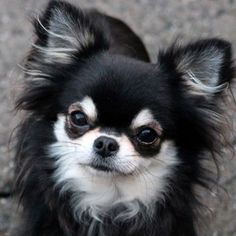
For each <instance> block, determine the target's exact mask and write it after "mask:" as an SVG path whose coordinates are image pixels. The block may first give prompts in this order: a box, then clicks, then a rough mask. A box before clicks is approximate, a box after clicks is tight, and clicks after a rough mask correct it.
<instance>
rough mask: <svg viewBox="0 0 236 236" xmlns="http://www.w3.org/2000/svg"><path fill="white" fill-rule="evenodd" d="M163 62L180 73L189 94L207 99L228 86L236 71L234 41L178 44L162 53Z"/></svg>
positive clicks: (204, 41)
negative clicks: (232, 48) (235, 69)
mask: <svg viewBox="0 0 236 236" xmlns="http://www.w3.org/2000/svg"><path fill="white" fill-rule="evenodd" d="M159 63H160V64H161V65H164V66H168V68H171V69H173V70H175V71H176V72H177V73H178V74H180V76H181V80H182V81H181V82H182V83H183V86H184V87H183V88H186V93H188V94H189V95H198V96H204V97H205V98H207V99H208V98H211V97H212V96H213V95H215V94H218V93H220V92H221V91H223V90H224V89H225V88H227V86H228V84H229V83H230V81H231V79H232V78H233V73H234V70H233V63H232V52H231V45H230V43H228V42H226V41H224V40H220V39H215V38H213V39H206V40H199V41H196V42H195V43H191V44H188V45H186V46H178V45H176V44H174V45H173V46H172V47H170V48H169V49H168V50H167V51H166V52H161V53H160V55H159Z"/></svg>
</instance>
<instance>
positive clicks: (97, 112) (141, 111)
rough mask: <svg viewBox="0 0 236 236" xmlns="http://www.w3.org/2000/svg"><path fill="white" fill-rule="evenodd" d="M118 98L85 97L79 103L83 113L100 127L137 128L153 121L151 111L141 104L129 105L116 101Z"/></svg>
mask: <svg viewBox="0 0 236 236" xmlns="http://www.w3.org/2000/svg"><path fill="white" fill-rule="evenodd" d="M117 99H118V98H116V97H111V98H107V97H106V96H104V97H102V98H100V99H94V98H93V97H91V96H85V97H84V98H83V99H82V100H81V101H80V102H79V103H80V105H81V107H82V109H83V110H84V112H85V113H86V114H87V115H88V116H89V117H90V118H91V119H93V120H96V121H97V122H98V123H99V124H101V125H102V126H109V127H117V126H124V127H127V126H129V127H131V128H137V127H139V126H141V125H143V124H145V122H150V121H151V120H153V119H154V116H153V114H152V111H151V110H150V109H149V108H147V107H143V106H142V104H137V103H136V104H130V103H129V101H118V100H117Z"/></svg>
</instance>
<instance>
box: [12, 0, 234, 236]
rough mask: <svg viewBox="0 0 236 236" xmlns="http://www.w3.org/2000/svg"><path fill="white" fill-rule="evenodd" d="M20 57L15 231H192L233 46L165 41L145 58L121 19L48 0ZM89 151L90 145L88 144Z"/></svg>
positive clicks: (170, 234)
mask: <svg viewBox="0 0 236 236" xmlns="http://www.w3.org/2000/svg"><path fill="white" fill-rule="evenodd" d="M35 30H36V36H37V39H36V43H35V45H34V48H33V49H32V51H31V53H30V54H29V57H28V61H27V63H26V89H25V91H24V92H23V93H22V95H21V96H20V98H19V100H18V102H17V107H18V108H19V109H23V110H28V111H29V115H28V116H27V117H26V119H25V121H24V122H23V123H22V125H21V127H20V130H19V133H18V134H19V136H18V145H17V153H16V161H17V169H16V172H17V176H18V177H17V183H16V192H17V193H18V194H19V195H20V197H21V200H22V204H23V207H24V222H25V224H24V225H23V226H22V227H21V228H22V233H21V235H24V236H25V235H27V236H37V235H38V236H49V235H50V236H56V235H57V236H59V235H61V236H85V235H88V236H90V235H91V236H95V235H96V236H102V235H107V236H118V235H119V236H121V235H122V236H123V235H124V236H125V235H129V236H139V235H140V236H145V235H146V236H152V235H153V236H154V235H155V236H157V235H158V236H160V235H161V236H194V235H196V230H195V225H194V223H195V209H196V207H197V199H196V198H195V194H194V186H195V185H196V184H201V185H204V184H205V180H206V178H205V177H206V176H205V173H204V170H203V167H202V163H201V162H202V159H204V157H205V155H204V153H205V151H210V152H214V151H215V148H216V146H215V144H216V141H217V138H216V137H214V135H215V134H217V132H218V124H217V122H218V118H219V116H218V115H217V112H219V111H220V110H219V109H218V107H217V100H218V98H220V97H221V96H222V91H223V89H224V88H225V86H226V84H228V83H229V82H230V81H231V80H232V78H233V67H232V61H231V60H232V58H231V49H230V44H229V43H227V42H225V41H222V40H218V39H211V40H201V41H198V42H196V43H192V44H189V45H187V46H186V47H176V46H173V47H172V48H170V49H169V50H167V51H166V52H162V53H160V55H159V60H158V63H157V64H151V63H150V62H149V57H148V54H147V52H146V49H145V47H144V46H143V44H142V42H141V40H140V39H139V38H138V37H137V36H136V35H135V34H134V33H133V32H132V31H131V30H130V29H129V28H128V26H126V25H125V24H124V23H122V22H121V21H119V20H117V19H114V18H112V17H108V16H105V15H103V14H100V13H98V12H96V11H83V12H82V11H81V10H79V9H77V8H75V7H73V6H71V5H70V4H67V3H63V2H60V1H52V2H50V4H49V6H48V8H47V10H46V11H45V13H44V14H43V16H42V17H41V18H39V19H37V20H36V21H35ZM91 148H92V151H91Z"/></svg>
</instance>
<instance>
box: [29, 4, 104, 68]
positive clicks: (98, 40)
mask: <svg viewBox="0 0 236 236" xmlns="http://www.w3.org/2000/svg"><path fill="white" fill-rule="evenodd" d="M34 25H35V31H36V36H37V40H36V43H34V44H33V47H34V49H35V50H36V51H37V52H38V53H39V54H40V57H41V59H42V60H43V61H45V62H46V63H62V64H68V63H71V61H72V60H73V59H75V58H78V59H79V58H80V57H82V56H84V55H85V54H87V53H89V52H93V53H94V52H96V51H98V50H105V49H107V48H108V43H107V41H106V39H105V37H104V35H103V33H102V32H101V31H100V30H99V29H97V27H95V26H94V25H93V24H92V23H91V22H90V19H89V17H88V16H87V13H86V12H84V11H82V10H80V9H79V8H76V7H74V6H72V5H71V4H69V3H66V2H63V1H50V3H49V5H48V7H47V9H46V11H45V12H44V14H43V15H42V16H41V17H37V18H36V19H35V22H34Z"/></svg>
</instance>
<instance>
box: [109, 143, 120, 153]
mask: <svg viewBox="0 0 236 236" xmlns="http://www.w3.org/2000/svg"><path fill="white" fill-rule="evenodd" d="M108 150H109V151H110V152H115V151H117V150H118V144H117V143H116V142H111V143H109V144H108Z"/></svg>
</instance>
